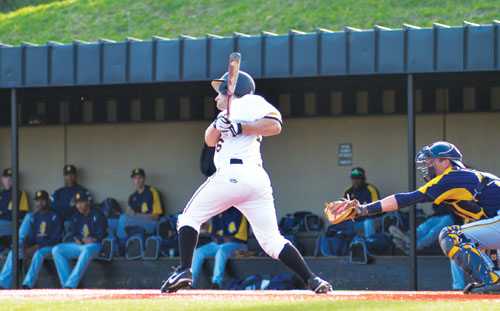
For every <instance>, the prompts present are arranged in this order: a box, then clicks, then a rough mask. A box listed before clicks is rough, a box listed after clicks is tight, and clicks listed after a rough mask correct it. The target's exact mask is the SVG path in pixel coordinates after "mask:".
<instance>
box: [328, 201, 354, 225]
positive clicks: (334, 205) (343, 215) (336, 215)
mask: <svg viewBox="0 0 500 311" xmlns="http://www.w3.org/2000/svg"><path fill="white" fill-rule="evenodd" d="M325 206H326V208H325V215H326V218H328V221H329V222H331V223H333V224H338V223H341V222H343V221H344V220H347V219H352V221H354V217H356V215H357V207H358V206H359V202H358V200H356V199H354V200H347V199H341V200H338V201H333V202H330V203H327V202H325Z"/></svg>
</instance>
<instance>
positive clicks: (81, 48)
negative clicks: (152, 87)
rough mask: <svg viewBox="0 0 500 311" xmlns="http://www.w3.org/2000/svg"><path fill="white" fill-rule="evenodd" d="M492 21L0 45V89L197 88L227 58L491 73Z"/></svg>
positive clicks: (357, 69)
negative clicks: (186, 84)
mask: <svg viewBox="0 0 500 311" xmlns="http://www.w3.org/2000/svg"><path fill="white" fill-rule="evenodd" d="M499 26H500V22H499V21H493V23H492V24H491V25H478V24H473V23H468V22H464V23H463V25H462V26H454V27H450V26H447V25H442V24H434V25H433V27H432V28H419V27H415V26H411V25H404V27H403V28H402V29H389V28H385V27H381V26H375V27H374V29H372V30H360V29H355V28H351V27H346V28H345V30H344V31H330V30H325V29H318V30H317V31H316V32H315V33H303V32H299V31H294V30H291V31H289V32H288V34H285V35H276V34H273V33H269V32H262V33H261V34H260V35H259V36H248V35H244V34H239V33H234V34H233V36H232V37H219V36H215V35H206V36H205V37H204V38H192V37H187V36H179V38H178V39H167V38H160V37H153V38H152V40H147V41H142V40H137V39H133V38H127V40H126V41H123V42H114V41H110V40H105V39H101V40H99V41H98V42H95V43H90V42H83V41H78V40H75V41H73V42H72V43H71V44H61V43H57V42H47V44H46V45H34V44H30V43H22V44H21V45H20V46H7V45H2V46H0V88H19V87H50V86H83V85H110V84H128V83H155V82H182V81H204V80H209V79H213V78H217V77H219V76H221V75H222V73H224V72H225V71H226V70H227V64H228V59H227V58H228V55H229V54H230V53H231V52H232V51H239V52H241V53H242V55H243V61H242V65H241V69H242V70H244V71H247V72H249V73H250V74H251V75H252V76H253V77H255V78H292V77H320V76H345V75H372V74H409V73H439V72H471V71H493V70H498V69H499V56H500V49H499V45H500V43H499V41H500V40H499V38H500V33H499V31H498V30H499Z"/></svg>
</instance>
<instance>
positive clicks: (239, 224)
mask: <svg viewBox="0 0 500 311" xmlns="http://www.w3.org/2000/svg"><path fill="white" fill-rule="evenodd" d="M208 232H209V233H210V235H211V236H212V237H214V238H216V239H217V241H218V243H222V242H223V240H224V237H226V236H231V237H233V240H234V241H236V242H243V243H244V242H246V241H248V221H247V219H246V218H245V216H243V214H242V213H241V212H240V211H239V210H238V209H237V208H235V207H231V208H229V209H228V210H226V211H224V212H222V213H220V214H219V215H217V216H214V217H212V223H211V224H210V227H209V228H208Z"/></svg>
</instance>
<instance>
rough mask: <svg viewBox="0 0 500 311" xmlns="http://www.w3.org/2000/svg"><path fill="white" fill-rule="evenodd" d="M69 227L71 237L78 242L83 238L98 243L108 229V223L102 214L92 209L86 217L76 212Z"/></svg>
mask: <svg viewBox="0 0 500 311" xmlns="http://www.w3.org/2000/svg"><path fill="white" fill-rule="evenodd" d="M71 225H72V228H71V233H72V234H73V237H74V238H76V239H77V240H80V241H81V240H82V238H84V237H91V238H95V239H96V240H97V242H99V243H100V242H101V241H102V239H103V238H104V236H105V235H106V230H107V229H108V222H107V220H106V217H105V216H104V214H103V213H101V211H100V210H99V209H97V208H93V207H91V208H90V213H89V214H88V215H87V216H85V215H83V214H81V213H79V212H76V213H75V214H74V215H73V218H72V220H71Z"/></svg>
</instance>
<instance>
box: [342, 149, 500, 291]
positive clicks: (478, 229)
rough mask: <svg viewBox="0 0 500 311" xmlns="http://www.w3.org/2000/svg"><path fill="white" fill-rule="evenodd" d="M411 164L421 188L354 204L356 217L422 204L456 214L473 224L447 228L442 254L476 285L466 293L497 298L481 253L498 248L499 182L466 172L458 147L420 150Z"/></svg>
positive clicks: (498, 282) (493, 274)
mask: <svg viewBox="0 0 500 311" xmlns="http://www.w3.org/2000/svg"><path fill="white" fill-rule="evenodd" d="M415 161H416V162H417V165H418V171H419V172H420V173H421V175H422V177H423V178H424V179H425V181H426V182H427V183H426V184H425V185H424V186H422V187H420V188H419V189H418V190H415V191H413V192H409V193H397V194H394V195H390V196H388V197H386V198H384V199H382V200H380V201H376V202H373V203H370V204H366V205H358V206H357V207H356V214H355V216H354V217H358V216H367V215H377V214H379V213H383V212H389V211H394V210H397V209H399V208H403V207H406V206H411V205H414V204H416V203H422V202H432V203H434V204H441V203H445V204H446V205H447V206H448V208H450V209H451V210H452V211H453V212H454V213H455V214H457V215H459V216H461V217H462V218H465V219H469V220H470V221H471V222H470V223H468V224H465V225H463V226H458V225H454V226H448V227H445V228H444V229H443V230H441V232H440V234H439V243H440V245H441V249H442V250H443V252H444V253H445V254H446V256H448V257H449V258H450V259H452V260H453V262H455V264H457V265H458V266H459V267H460V268H461V269H462V270H463V271H464V272H465V273H466V274H467V275H468V276H469V277H470V278H471V279H472V280H473V281H474V283H471V284H469V285H467V287H466V288H465V290H464V291H465V292H466V293H469V292H470V293H477V294H484V293H497V294H498V293H500V272H499V271H498V270H497V269H496V265H495V263H494V262H493V261H492V259H491V258H490V257H489V256H488V255H487V254H486V253H485V252H486V251H490V252H496V250H497V249H499V248H500V215H499V212H500V178H498V177H497V176H495V175H492V174H490V173H486V172H481V171H476V170H472V169H468V168H466V167H465V165H464V164H463V163H462V154H461V153H460V151H459V150H458V148H457V147H455V146H454V145H453V144H451V143H448V142H442V141H439V142H436V143H434V144H432V145H429V146H426V147H424V148H422V149H421V150H420V151H419V152H418V154H417V158H416V159H415ZM342 214H343V213H342V212H341V211H337V213H336V215H342ZM483 251H485V252H483ZM495 257H496V256H495ZM495 259H496V258H495ZM495 261H496V260H495Z"/></svg>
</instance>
